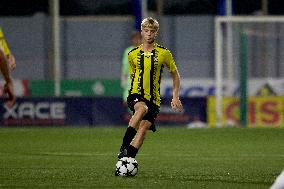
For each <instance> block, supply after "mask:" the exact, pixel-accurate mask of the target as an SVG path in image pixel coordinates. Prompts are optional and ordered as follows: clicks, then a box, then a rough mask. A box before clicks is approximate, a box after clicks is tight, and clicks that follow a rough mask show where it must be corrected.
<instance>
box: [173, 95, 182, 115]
mask: <svg viewBox="0 0 284 189" xmlns="http://www.w3.org/2000/svg"><path fill="white" fill-rule="evenodd" d="M171 106H172V109H173V110H175V111H179V112H182V111H183V106H182V103H181V101H180V99H179V98H173V99H172V102H171Z"/></svg>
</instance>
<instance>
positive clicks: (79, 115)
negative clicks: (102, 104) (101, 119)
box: [0, 97, 94, 126]
mask: <svg viewBox="0 0 284 189" xmlns="http://www.w3.org/2000/svg"><path fill="white" fill-rule="evenodd" d="M93 104H94V99H93V98H80V97H79V98H78V97H76V98H72V97H69V98H54V97H51V98H17V102H16V104H15V105H14V106H13V107H12V108H8V107H7V106H6V105H5V103H4V100H3V99H1V100H0V115H1V117H0V124H1V125H2V126H9V125H14V126H21V125H39V126H40V125H93V124H94V114H93V112H94V111H93V107H94V106H93Z"/></svg>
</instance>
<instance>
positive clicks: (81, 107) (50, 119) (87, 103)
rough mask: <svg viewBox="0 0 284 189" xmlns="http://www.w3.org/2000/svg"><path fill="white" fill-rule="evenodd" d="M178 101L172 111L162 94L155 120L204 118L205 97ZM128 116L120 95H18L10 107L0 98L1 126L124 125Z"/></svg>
mask: <svg viewBox="0 0 284 189" xmlns="http://www.w3.org/2000/svg"><path fill="white" fill-rule="evenodd" d="M181 101H182V102H183V106H184V112H175V111H173V110H172V109H171V105H170V102H171V98H163V100H162V105H161V108H160V113H159V115H158V117H157V119H156V123H157V124H161V125H182V124H188V123H191V122H193V121H202V122H207V120H206V119H207V115H206V106H207V100H206V98H203V97H198V98H188V97H185V98H181ZM130 117H131V114H130V113H129V111H128V108H127V106H126V105H125V104H124V103H123V101H122V98H120V97H59V98H56V97H49V98H48V97H40V98H18V99H17V102H16V104H15V106H14V107H12V108H8V107H7V106H6V105H5V103H4V99H0V125H1V126H32V125H34V126H44V125H51V126H53V125H54V126H60V125H62V126H63V125H67V126H69V125H84V126H95V125H103V126H113V125H127V124H128V121H129V119H130Z"/></svg>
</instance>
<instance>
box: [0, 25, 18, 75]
mask: <svg viewBox="0 0 284 189" xmlns="http://www.w3.org/2000/svg"><path fill="white" fill-rule="evenodd" d="M0 47H1V48H2V51H3V53H4V55H5V56H6V59H7V63H8V66H9V68H10V69H11V70H14V69H15V68H16V63H15V57H14V56H13V54H12V53H11V51H10V49H9V47H8V45H7V42H6V40H5V37H4V34H3V31H2V29H1V28H0Z"/></svg>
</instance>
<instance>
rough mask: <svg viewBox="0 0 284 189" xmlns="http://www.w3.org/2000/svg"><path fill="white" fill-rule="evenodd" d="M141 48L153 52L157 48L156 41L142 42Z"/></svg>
mask: <svg viewBox="0 0 284 189" xmlns="http://www.w3.org/2000/svg"><path fill="white" fill-rule="evenodd" d="M141 48H142V50H143V51H146V52H151V51H152V50H154V48H155V42H153V43H142V45H141Z"/></svg>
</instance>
